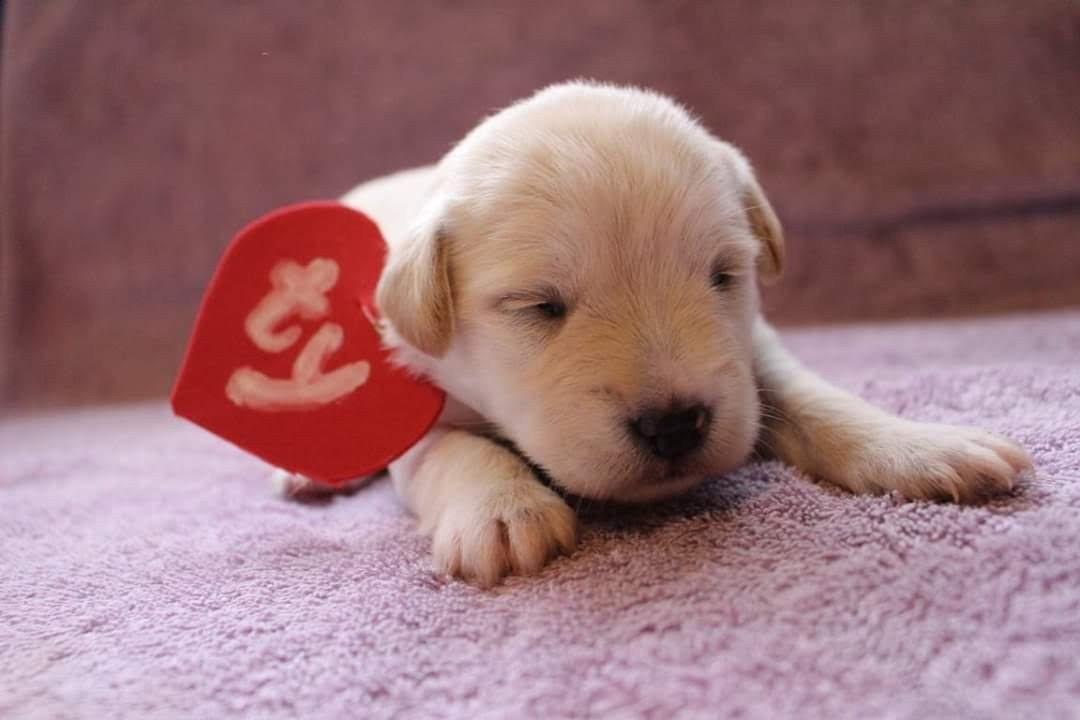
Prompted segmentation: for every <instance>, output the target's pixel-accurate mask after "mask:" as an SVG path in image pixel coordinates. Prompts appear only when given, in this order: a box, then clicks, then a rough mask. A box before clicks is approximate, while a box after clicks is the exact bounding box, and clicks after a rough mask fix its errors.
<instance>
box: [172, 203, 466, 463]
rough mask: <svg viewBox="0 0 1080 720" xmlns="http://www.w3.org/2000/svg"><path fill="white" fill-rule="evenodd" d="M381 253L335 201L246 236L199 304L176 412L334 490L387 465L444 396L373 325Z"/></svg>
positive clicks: (431, 418)
mask: <svg viewBox="0 0 1080 720" xmlns="http://www.w3.org/2000/svg"><path fill="white" fill-rule="evenodd" d="M385 257H386V244H385V242H384V241H383V238H382V235H381V233H380V232H379V229H378V227H376V225H375V223H373V222H372V221H371V220H370V219H369V218H368V217H367V216H365V215H363V214H362V213H359V212H357V211H355V210H352V209H351V208H348V207H346V206H344V205H342V204H340V203H337V202H332V201H330V202H309V203H302V204H299V205H292V206H289V207H286V208H282V209H280V210H277V211H275V212H272V213H270V214H269V215H266V216H265V217H262V218H260V219H259V220H256V221H255V222H253V223H251V224H250V225H248V226H247V227H246V228H244V229H243V230H241V231H240V233H239V234H238V235H237V236H236V238H235V239H233V241H232V243H231V244H230V245H229V247H228V249H227V250H226V251H225V255H224V257H223V258H222V260H221V263H220V264H219V265H218V268H217V271H216V272H215V273H214V278H213V280H212V281H211V282H210V287H209V289H208V290H207V291H206V295H205V297H204V298H203V301H202V307H201V308H200V309H199V315H198V319H197V320H196V323H195V330H194V332H193V333H192V337H191V343H190V345H189V346H188V350H187V355H186V356H185V358H184V364H183V366H182V367H181V369H180V376H179V378H178V379H177V383H176V387H175V388H174V389H173V394H172V407H173V410H174V411H175V412H176V414H177V415H181V416H183V417H186V418H187V419H189V420H191V421H193V422H195V423H196V424H198V425H201V426H202V427H204V428H206V429H207V430H209V431H210V432H212V433H214V434H216V435H219V436H221V437H223V438H225V439H226V440H229V441H230V442H232V443H234V444H236V445H238V446H240V447H241V448H243V449H245V450H247V451H249V452H251V453H253V454H255V455H257V456H259V457H261V458H262V459H264V460H266V461H267V462H269V463H271V464H273V465H276V466H277V467H280V468H283V469H285V470H289V471H292V472H297V473H301V474H303V475H306V476H308V477H311V478H314V479H316V480H320V481H323V482H326V483H341V482H344V481H346V480H349V479H353V478H357V477H361V476H364V475H368V474H371V473H375V472H378V471H380V470H382V469H384V468H385V467H386V466H387V464H388V463H390V461H392V460H394V459H395V458H397V457H398V456H399V455H401V454H402V453H403V452H405V451H406V450H408V449H409V448H410V447H411V446H412V445H413V444H415V443H416V442H417V441H418V440H419V439H420V438H421V437H423V436H424V434H425V433H426V432H427V431H428V430H429V429H430V428H431V426H432V424H434V422H435V420H436V419H437V418H438V416H439V413H440V412H441V410H442V406H443V402H444V401H445V399H446V395H445V393H444V392H443V391H442V390H440V389H439V388H437V387H435V386H434V385H432V384H430V383H428V382H426V381H424V380H422V379H419V378H417V377H415V376H413V375H412V374H410V373H409V372H408V371H406V370H403V369H401V368H399V367H397V366H396V365H394V364H393V363H392V362H391V361H390V358H389V354H388V352H387V351H386V350H385V349H384V348H383V347H382V343H381V341H380V338H379V333H378V332H377V330H376V328H375V326H374V325H373V324H372V320H371V318H373V317H374V309H375V306H374V295H375V286H376V284H377V283H378V281H379V275H380V274H381V273H382V267H383V262H384V260H385Z"/></svg>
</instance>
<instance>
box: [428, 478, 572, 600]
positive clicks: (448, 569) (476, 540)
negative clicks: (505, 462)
mask: <svg viewBox="0 0 1080 720" xmlns="http://www.w3.org/2000/svg"><path fill="white" fill-rule="evenodd" d="M430 531H431V533H432V555H433V556H434V561H435V568H436V570H438V571H439V572H442V573H445V574H449V575H454V576H457V577H461V578H464V579H466V580H469V581H471V582H475V583H477V584H479V585H482V586H484V587H491V586H492V585H495V584H496V583H498V582H499V580H500V579H502V577H503V576H505V575H507V574H510V573H515V574H523V575H524V574H529V573H534V572H537V571H538V570H539V569H540V568H542V567H543V566H544V564H545V563H546V562H547V561H548V560H550V559H551V558H553V557H555V556H556V555H559V554H560V553H570V552H572V551H573V549H574V546H575V544H576V536H577V522H576V519H575V517H574V512H573V511H572V510H571V509H570V507H569V506H568V505H567V504H566V503H565V502H563V500H562V498H560V497H559V496H558V495H556V494H555V493H554V492H552V491H551V490H550V489H548V488H546V487H544V486H543V485H541V484H540V483H538V482H536V480H534V479H533V478H532V477H531V476H529V477H527V478H524V477H521V478H514V479H512V480H510V481H508V482H506V483H505V484H502V485H500V486H498V487H491V488H489V489H487V490H486V491H485V492H483V493H478V494H475V495H474V494H469V495H466V496H463V497H458V498H455V499H454V500H453V501H452V502H451V503H449V504H448V505H447V506H446V507H445V508H444V509H443V511H442V512H441V513H440V515H439V517H438V518H437V519H436V521H435V523H434V527H433V528H430Z"/></svg>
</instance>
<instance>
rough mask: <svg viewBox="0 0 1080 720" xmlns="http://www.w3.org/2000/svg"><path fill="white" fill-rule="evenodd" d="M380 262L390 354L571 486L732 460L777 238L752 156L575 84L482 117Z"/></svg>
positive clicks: (655, 108) (715, 467) (665, 113)
mask: <svg viewBox="0 0 1080 720" xmlns="http://www.w3.org/2000/svg"><path fill="white" fill-rule="evenodd" d="M439 176H440V179H439V186H438V189H437V190H436V191H435V192H434V194H433V196H432V197H431V198H430V200H429V202H428V205H427V208H426V209H425V211H424V213H423V215H422V217H421V218H419V219H418V221H417V223H416V226H415V228H414V230H413V232H412V233H411V235H410V237H408V238H407V239H406V240H405V241H404V242H402V243H401V244H400V246H399V247H396V248H395V250H394V252H393V253H392V256H391V259H390V262H389V265H388V267H387V270H386V272H385V274H384V276H383V279H382V282H381V283H380V287H379V293H378V299H379V303H380V306H381V308H382V311H383V313H384V315H385V316H386V317H387V318H388V319H389V320H390V323H391V325H392V327H393V330H394V332H395V333H396V336H397V337H398V338H399V339H400V340H401V341H403V342H402V344H403V348H402V353H403V356H404V357H405V358H406V359H407V361H408V362H409V363H410V364H413V365H416V366H419V367H421V368H423V369H425V370H426V371H427V372H429V373H430V374H431V376H432V377H433V378H434V379H435V380H436V381H437V382H438V383H440V384H441V385H442V386H443V387H444V388H446V389H447V391H448V392H450V393H451V394H452V395H453V396H455V397H456V398H458V399H459V400H461V401H463V402H465V403H466V404H469V405H471V406H472V407H473V408H475V409H476V410H478V411H479V412H480V413H482V414H483V415H485V416H486V417H487V418H488V419H490V420H491V421H492V422H494V423H495V424H496V425H497V426H498V427H499V430H500V432H502V433H503V434H505V435H506V436H507V437H508V438H509V439H510V440H512V441H513V442H514V443H515V444H516V445H517V446H518V447H519V448H520V449H521V450H522V452H523V453H525V454H526V455H527V456H528V457H529V458H530V459H531V460H532V461H533V462H535V463H536V464H538V465H540V466H542V467H543V468H545V469H546V470H547V471H548V472H549V474H550V475H551V477H552V478H553V480H554V481H555V482H556V483H557V484H558V485H560V486H562V487H563V488H565V489H566V490H568V491H570V492H573V493H575V494H578V495H581V496H584V497H592V498H610V499H618V500H648V499H653V498H658V497H663V496H666V495H670V494H673V493H676V492H679V491H682V490H685V489H687V488H689V487H690V486H692V485H693V484H695V483H696V482H697V481H698V480H700V479H701V478H702V477H704V476H706V475H709V474H718V473H723V472H725V471H727V470H730V469H732V468H734V467H735V466H737V465H738V464H740V463H741V462H742V461H743V460H744V459H745V458H746V456H747V455H748V454H749V452H750V451H751V449H752V447H753V443H754V439H755V437H756V434H757V423H758V401H757V393H756V389H755V385H754V379H753V375H752V358H751V340H750V333H751V324H752V322H753V317H754V315H755V313H756V312H757V286H756V283H757V281H758V278H759V277H760V278H762V279H764V280H772V279H774V278H776V277H778V276H779V274H780V271H781V269H782V265H783V240H782V236H781V230H780V225H779V223H778V222H777V219H776V216H775V215H774V213H773V211H772V209H771V208H770V206H769V204H768V201H767V200H766V199H765V196H764V195H763V194H762V192H761V189H760V188H759V187H758V185H757V182H756V181H755V179H754V176H753V173H752V171H751V169H750V166H749V165H748V163H747V162H746V160H745V159H744V158H743V157H742V156H741V155H740V154H739V153H738V151H736V150H735V149H734V148H733V147H731V146H730V145H727V144H726V143H722V142H720V141H718V140H716V139H715V138H713V137H711V136H710V135H709V134H708V133H707V132H706V131H705V130H704V129H703V128H702V127H701V126H700V125H698V124H697V123H696V122H694V121H693V120H692V119H691V118H690V117H689V116H688V115H687V114H686V113H685V112H684V111H683V110H682V109H681V108H679V107H678V106H676V105H675V104H673V103H672V102H670V101H669V100H666V99H664V98H662V97H660V96H657V95H654V94H651V93H647V92H643V91H638V90H629V89H621V88H612V87H603V86H594V85H583V84H572V85H563V86H558V87H555V88H551V89H548V90H546V91H543V92H541V93H539V94H538V95H536V96H534V97H532V98H530V99H529V100H526V101H524V102H523V103H520V104H518V105H516V106H513V107H511V108H509V109H507V110H504V111H503V112H501V113H499V114H498V115H495V116H494V117H492V118H490V119H488V120H487V121H485V122H484V123H483V124H482V125H480V126H479V127H478V128H477V129H476V130H474V131H473V132H472V133H471V134H470V135H469V136H468V137H466V138H465V140H463V141H462V142H461V143H460V144H459V145H458V146H457V147H456V148H455V149H454V150H453V151H452V152H451V153H450V154H449V155H448V156H447V157H446V158H445V159H444V160H443V162H442V164H441V165H440V168H439Z"/></svg>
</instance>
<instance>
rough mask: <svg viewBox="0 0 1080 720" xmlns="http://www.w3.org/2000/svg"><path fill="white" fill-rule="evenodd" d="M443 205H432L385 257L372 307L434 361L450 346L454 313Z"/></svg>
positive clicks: (436, 203) (430, 204)
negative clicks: (375, 304) (385, 260)
mask: <svg viewBox="0 0 1080 720" xmlns="http://www.w3.org/2000/svg"><path fill="white" fill-rule="evenodd" d="M443 211H444V203H442V202H441V201H439V200H437V199H436V200H433V201H432V202H430V203H429V204H428V206H427V208H425V210H424V212H423V214H422V217H421V218H420V220H419V222H417V223H416V224H415V225H414V226H413V228H412V230H411V231H410V232H409V234H408V236H407V237H406V238H404V239H403V240H402V241H401V244H400V245H399V246H397V247H396V248H394V250H393V251H392V252H391V253H390V258H389V261H388V263H387V265H386V269H384V270H383V274H382V277H381V278H380V279H379V287H378V289H377V291H376V302H377V303H378V305H379V310H380V312H381V313H382V315H383V317H385V318H386V319H388V320H389V321H390V323H391V324H392V325H393V326H394V329H395V330H397V332H398V334H400V335H401V337H402V338H404V339H405V341H406V342H408V343H409V344H410V345H413V346H414V347H416V348H417V349H419V350H421V351H422V352H425V353H427V354H428V355H433V356H435V357H442V356H443V355H445V354H446V350H447V348H449V346H450V337H451V335H452V334H453V330H454V308H453V298H452V294H451V289H450V264H449V257H448V254H449V248H448V245H449V242H450V238H449V236H448V234H447V232H446V229H445V225H444V223H443Z"/></svg>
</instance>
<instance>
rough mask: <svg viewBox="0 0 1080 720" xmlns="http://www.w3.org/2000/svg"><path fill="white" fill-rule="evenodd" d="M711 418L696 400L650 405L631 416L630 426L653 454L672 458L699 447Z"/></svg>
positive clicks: (707, 411)
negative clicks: (689, 403)
mask: <svg viewBox="0 0 1080 720" xmlns="http://www.w3.org/2000/svg"><path fill="white" fill-rule="evenodd" d="M711 420H712V413H710V412H709V409H708V408H707V407H705V406H704V405H700V404H699V405H693V406H691V407H688V408H672V407H666V408H653V409H651V410H649V411H647V412H646V413H644V414H643V415H641V417H638V418H636V419H634V420H632V421H631V422H630V429H631V430H632V431H633V433H634V435H635V436H636V438H637V440H638V442H640V443H641V444H642V445H644V446H645V447H646V448H648V450H649V451H650V452H652V454H653V455H656V456H658V457H662V458H664V459H666V460H674V459H675V458H678V457H682V456H683V455H687V454H689V453H691V452H693V451H694V450H697V449H698V448H699V447H701V442H702V440H704V438H705V433H706V432H707V431H708V429H709V423H710V421H711Z"/></svg>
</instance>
